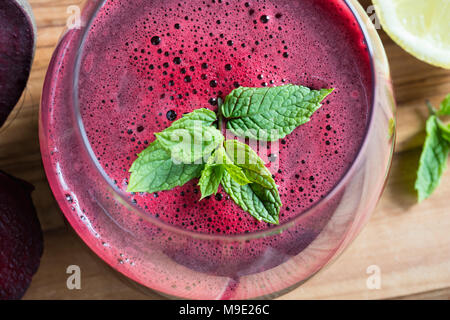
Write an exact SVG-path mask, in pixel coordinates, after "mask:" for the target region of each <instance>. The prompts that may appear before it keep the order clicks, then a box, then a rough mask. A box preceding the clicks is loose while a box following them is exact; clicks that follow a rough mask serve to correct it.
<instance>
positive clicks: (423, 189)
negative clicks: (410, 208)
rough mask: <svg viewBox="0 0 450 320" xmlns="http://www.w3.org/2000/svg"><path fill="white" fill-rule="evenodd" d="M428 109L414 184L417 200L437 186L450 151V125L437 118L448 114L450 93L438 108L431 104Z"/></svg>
mask: <svg viewBox="0 0 450 320" xmlns="http://www.w3.org/2000/svg"><path fill="white" fill-rule="evenodd" d="M429 109H430V113H431V114H430V117H429V119H428V120H427V124H426V132H427V136H426V139H425V143H424V146H423V150H422V154H421V156H420V161H419V169H418V171H417V179H416V183H415V186H414V187H415V189H416V191H417V196H418V200H419V202H421V201H423V200H425V199H426V198H428V197H430V196H431V194H432V193H433V192H434V190H435V189H436V188H437V187H438V186H439V184H440V181H441V177H442V174H443V173H444V171H445V169H446V168H447V159H448V155H449V153H450V126H448V125H445V124H444V123H443V122H442V121H441V119H439V116H442V115H450V95H448V96H447V98H446V99H445V100H444V101H443V102H442V104H441V107H440V109H439V110H436V109H434V108H433V107H432V106H431V105H429Z"/></svg>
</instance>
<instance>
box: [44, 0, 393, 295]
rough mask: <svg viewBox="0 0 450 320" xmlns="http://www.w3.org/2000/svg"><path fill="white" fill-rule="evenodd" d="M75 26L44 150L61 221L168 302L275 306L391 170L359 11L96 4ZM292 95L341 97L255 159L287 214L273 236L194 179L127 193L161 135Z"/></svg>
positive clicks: (384, 96)
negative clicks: (280, 94)
mask: <svg viewBox="0 0 450 320" xmlns="http://www.w3.org/2000/svg"><path fill="white" fill-rule="evenodd" d="M72 22H73V21H72ZM75 22H76V21H75ZM80 22H81V23H80V24H79V25H77V23H74V28H70V29H68V30H66V31H65V33H64V35H63V37H62V38H61V41H60V43H59V45H58V47H57V49H56V51H55V53H54V55H53V59H52V61H51V64H50V67H49V70H48V73H47V77H46V81H45V85H44V91H43V97H42V103H41V114H40V141H41V150H42V156H43V161H44V165H45V169H46V173H47V176H48V179H49V182H50V185H51V188H52V190H53V193H54V195H55V197H56V199H57V201H58V202H59V205H60V207H61V209H62V210H63V212H64V214H65V216H66V218H67V219H68V221H69V222H70V224H71V225H72V226H73V228H74V229H75V230H76V232H77V233H78V234H79V235H80V237H81V238H82V239H83V240H84V241H85V242H86V243H87V244H88V245H89V247H90V248H91V249H92V250H93V251H95V252H96V254H98V255H99V256H100V257H101V258H102V259H103V260H105V261H106V262H107V263H108V264H109V265H111V266H112V267H113V268H115V269H116V270H118V271H120V272H121V273H123V274H124V275H126V276H128V277H129V278H131V279H133V280H135V281H136V282H138V283H140V284H142V285H144V286H146V287H148V288H151V289H153V290H155V291H157V292H159V293H161V294H164V295H167V296H171V297H179V298H192V299H249V298H260V297H266V298H267V297H276V296H278V295H280V294H283V293H286V292H288V291H289V290H292V289H294V288H295V287H297V286H298V285H300V284H302V283H303V282H304V281H306V280H307V279H308V278H310V277H311V276H312V275H314V274H315V273H317V272H318V271H319V270H321V269H322V268H323V267H324V266H325V265H326V264H327V263H329V262H330V261H331V260H332V259H333V258H334V257H336V256H337V255H338V254H339V253H341V252H342V250H343V249H345V248H346V247H347V246H348V245H349V243H350V242H351V241H352V240H353V239H354V238H355V236H356V235H357V234H358V232H359V231H360V230H361V228H362V227H363V226H364V225H365V223H366V222H367V220H368V218H369V216H370V213H371V212H372V211H373V209H374V207H375V205H376V203H377V200H378V199H379V197H380V194H381V192H382V189H383V186H384V183H385V180H386V177H387V174H388V170H389V167H390V161H391V156H392V151H393V141H394V136H395V134H394V132H395V118H394V110H395V103H394V98H393V94H392V90H391V84H390V78H389V68H388V63H387V60H386V56H385V53H384V50H383V47H382V44H381V42H380V39H379V37H378V35H377V33H376V31H375V29H374V27H373V25H372V24H371V22H370V20H369V18H368V17H367V15H366V14H365V12H364V11H363V9H362V8H361V7H360V5H359V4H358V3H357V1H354V0H348V1H343V0H244V1H238V0H233V1H226V0H190V1H182V0H161V1H160V0H154V1H145V0H133V1H130V0H127V1H121V0H114V1H112V0H110V1H108V0H105V1H100V0H93V1H87V2H86V3H85V6H84V9H83V11H82V16H81V20H80ZM288 83H291V84H296V85H303V86H307V87H310V88H313V89H320V88H334V89H335V90H334V92H333V93H332V94H330V95H329V96H328V97H327V98H326V99H325V100H324V101H323V106H322V107H321V108H320V109H319V110H318V111H317V112H316V113H315V114H314V115H313V116H312V118H311V121H310V122H308V123H306V124H304V125H302V126H300V127H298V128H297V129H295V130H294V131H293V132H292V133H291V134H290V135H288V136H287V137H285V138H283V139H282V140H281V141H280V142H279V143H269V144H267V146H265V148H261V147H259V149H258V150H259V151H258V153H259V155H260V157H261V158H262V159H264V161H265V162H266V163H267V168H268V169H269V170H270V171H271V173H272V175H273V177H274V180H275V182H276V184H277V185H278V190H279V194H280V197H281V200H282V203H283V206H282V207H281V211H280V217H279V219H280V223H279V224H278V225H275V224H268V223H265V222H259V221H257V220H256V219H255V218H253V217H252V216H251V215H249V214H248V213H247V212H245V211H244V210H242V209H241V208H240V207H239V206H238V205H236V204H235V203H234V202H233V201H232V200H230V198H229V196H228V195H227V194H226V193H225V192H224V190H223V189H222V188H221V187H220V188H219V191H218V194H217V195H215V196H214V195H213V196H210V197H208V198H206V199H203V200H201V201H199V200H200V197H201V195H200V192H199V187H198V185H197V184H198V179H194V180H192V181H190V182H188V183H186V184H184V185H183V186H181V187H176V188H173V189H172V190H168V191H161V192H157V193H129V192H127V191H126V189H127V183H128V181H129V172H128V170H129V168H130V166H131V164H132V163H133V161H135V160H136V157H137V156H136V154H137V153H139V152H141V151H142V150H144V149H145V148H147V147H148V145H149V144H150V143H151V142H152V141H153V140H154V139H155V136H154V133H156V132H160V131H162V130H163V129H165V128H167V127H169V126H170V125H171V124H172V123H173V121H174V120H176V119H180V118H181V116H182V115H183V114H185V113H188V112H192V111H193V110H195V109H198V108H208V109H210V110H213V111H217V108H218V106H217V102H218V101H220V99H218V98H222V99H223V98H224V97H226V96H227V95H228V94H229V93H230V92H231V91H232V90H233V89H235V88H237V87H239V86H244V87H265V86H268V87H270V86H280V85H283V84H288ZM266 151H267V152H266ZM263 153H264V154H263Z"/></svg>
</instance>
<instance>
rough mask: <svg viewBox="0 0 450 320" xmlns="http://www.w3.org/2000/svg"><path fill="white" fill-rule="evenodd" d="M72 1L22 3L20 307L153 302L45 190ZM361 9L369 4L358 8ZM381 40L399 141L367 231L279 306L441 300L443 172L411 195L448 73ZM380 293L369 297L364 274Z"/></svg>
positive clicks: (444, 277)
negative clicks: (39, 240)
mask: <svg viewBox="0 0 450 320" xmlns="http://www.w3.org/2000/svg"><path fill="white" fill-rule="evenodd" d="M80 2H81V1H80V0H30V3H31V5H32V7H33V10H34V14H35V16H36V20H37V25H38V46H37V52H36V58H35V61H34V65H33V68H32V73H31V78H30V82H29V83H28V86H27V90H26V92H25V93H24V96H23V99H22V101H21V102H20V103H19V105H18V106H17V107H16V109H15V112H14V114H13V115H12V118H15V119H14V121H12V122H10V124H9V125H8V126H7V127H6V128H3V129H2V130H0V168H1V169H3V170H4V171H6V172H8V173H10V174H13V175H15V176H17V177H20V178H22V179H25V180H28V181H29V182H31V183H33V184H34V185H35V186H36V191H35V192H34V194H33V198H34V202H35V204H36V208H37V210H38V214H39V218H40V220H41V223H42V227H43V229H44V232H45V236H44V237H45V253H44V256H43V258H42V263H41V267H40V269H39V271H38V273H37V274H36V276H35V277H34V279H33V282H32V284H31V287H30V289H29V290H28V292H27V294H26V296H25V298H26V299H161V297H159V296H158V295H156V294H155V293H152V292H151V291H148V290H143V289H142V288H140V287H138V286H136V285H134V284H133V283H131V281H129V280H127V279H125V278H124V277H122V276H118V274H117V273H116V272H115V271H113V270H112V269H110V268H109V267H108V266H106V264H105V263H103V262H102V261H101V260H100V259H99V258H98V257H97V256H95V255H94V254H93V253H92V252H91V251H90V250H89V249H88V248H87V247H86V246H85V245H84V244H83V242H82V241H81V240H80V239H79V238H78V237H77V236H76V235H74V233H73V232H72V231H71V229H70V228H69V227H68V226H67V225H66V224H65V220H64V218H63V216H62V213H61V211H60V210H59V208H58V206H57V204H56V202H55V200H54V198H53V196H52V193H51V191H50V189H49V186H48V184H47V180H46V178H45V174H44V170H43V168H42V164H41V158H40V152H39V141H38V109H39V101H40V95H41V90H42V84H43V81H44V76H45V72H46V70H47V66H48V63H49V60H50V58H51V55H52V52H53V50H54V47H55V45H56V43H57V40H58V38H59V36H60V34H61V31H62V29H63V27H64V26H65V23H66V19H67V17H68V14H67V11H66V10H67V7H68V6H70V5H76V4H79V3H80ZM361 2H362V3H363V5H364V7H367V6H368V5H370V2H368V1H361ZM380 36H381V38H382V41H383V43H384V45H385V48H386V51H387V54H388V57H389V61H390V64H391V71H392V78H393V82H394V87H395V92H396V98H397V102H398V139H397V148H396V152H395V156H394V161H393V166H392V172H391V175H390V177H389V181H388V184H387V188H386V190H385V192H384V195H383V197H382V199H381V201H380V203H379V205H378V208H377V210H376V212H375V213H374V214H373V216H372V218H371V220H370V222H369V224H368V225H367V227H366V228H365V229H364V230H363V232H362V233H361V234H360V235H359V237H358V238H357V239H356V241H355V242H354V243H352V244H351V246H350V247H349V249H348V250H347V251H345V252H344V254H343V255H342V256H341V257H340V258H339V259H338V260H337V261H336V262H335V263H334V264H332V265H331V266H329V267H328V268H326V269H325V270H323V271H321V272H320V273H319V274H318V275H317V276H316V277H314V278H313V279H311V280H310V281H309V282H307V283H306V284H305V285H303V286H302V287H300V288H298V289H296V290H294V291H292V292H291V293H289V294H287V295H285V296H283V297H281V299H347V298H351V299H389V298H402V299H404V298H406V299H407V298H440V299H449V298H450V235H449V234H450V204H449V203H450V202H449V195H450V170H449V171H447V173H446V174H445V176H444V177H443V182H442V185H441V186H440V188H439V189H438V190H437V191H436V193H435V194H434V195H433V196H432V197H431V198H430V199H429V200H427V201H425V202H423V203H422V204H420V205H419V204H417V203H416V198H415V194H414V190H413V183H414V179H415V170H416V168H417V163H418V159H419V155H420V151H421V144H422V143H423V139H424V133H423V130H424V124H425V121H426V116H427V109H426V107H425V103H424V101H425V99H430V100H431V102H432V103H433V104H435V105H437V104H438V103H439V102H440V101H441V100H442V99H443V98H444V97H445V95H446V94H448V93H450V71H446V70H443V69H439V68H435V67H432V66H429V65H427V64H425V63H422V62H420V61H418V60H416V59H415V58H413V57H412V56H410V55H409V54H407V53H406V52H404V51H403V50H402V49H401V48H399V47H398V46H397V45H395V44H394V43H393V42H392V41H391V40H390V39H389V38H388V37H387V36H386V34H385V33H384V32H382V31H380ZM69 265H79V266H80V267H81V270H82V281H83V282H82V289H81V290H74V291H70V290H68V289H67V287H66V279H67V274H66V268H67V266H69ZM372 265H376V266H378V267H379V270H380V272H381V288H380V289H372V290H371V289H368V288H367V286H366V281H367V279H368V277H369V276H370V275H369V274H367V268H368V267H369V266H372Z"/></svg>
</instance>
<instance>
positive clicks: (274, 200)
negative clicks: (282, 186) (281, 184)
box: [222, 140, 281, 224]
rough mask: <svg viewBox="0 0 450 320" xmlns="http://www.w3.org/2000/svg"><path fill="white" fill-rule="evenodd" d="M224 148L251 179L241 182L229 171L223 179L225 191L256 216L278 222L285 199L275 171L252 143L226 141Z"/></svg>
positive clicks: (259, 218)
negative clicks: (279, 191) (279, 192)
mask: <svg viewBox="0 0 450 320" xmlns="http://www.w3.org/2000/svg"><path fill="white" fill-rule="evenodd" d="M224 147H225V151H226V154H227V156H228V158H229V159H231V160H232V161H233V163H234V164H235V165H236V166H238V167H239V168H241V169H242V172H243V173H244V175H245V177H246V179H247V180H248V181H249V182H251V183H248V184H247V183H246V184H244V185H242V184H239V183H238V182H237V179H236V178H235V177H232V176H231V174H230V173H229V171H226V172H225V173H224V175H223V178H222V186H223V188H224V190H225V192H227V193H228V194H229V195H230V197H231V198H232V199H233V200H234V202H236V203H237V204H238V205H239V206H240V207H241V208H242V209H243V210H245V211H247V212H248V213H250V214H251V215H252V216H253V217H255V218H256V219H258V220H260V221H261V220H263V221H265V222H269V223H275V224H278V222H279V214H280V208H281V199H280V195H279V194H278V189H277V185H276V184H275V181H274V180H273V178H272V174H271V173H270V171H269V170H268V169H267V168H266V166H265V165H264V162H263V161H262V159H261V158H260V157H259V156H258V155H257V154H256V152H254V151H253V150H252V148H250V146H248V145H246V144H244V143H241V142H239V141H237V140H227V141H225V143H224Z"/></svg>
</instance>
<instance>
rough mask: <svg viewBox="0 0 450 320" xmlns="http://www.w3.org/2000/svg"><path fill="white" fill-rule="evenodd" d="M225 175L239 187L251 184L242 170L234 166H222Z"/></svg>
mask: <svg viewBox="0 0 450 320" xmlns="http://www.w3.org/2000/svg"><path fill="white" fill-rule="evenodd" d="M223 166H224V168H225V170H226V171H227V173H228V174H229V175H230V176H231V178H232V179H233V180H234V181H235V182H236V183H238V184H239V185H241V186H244V185H246V184H249V183H251V182H252V181H250V180H249V179H248V177H247V176H246V175H245V173H244V171H243V170H242V168H240V167H238V166H237V165H235V164H224V165H223Z"/></svg>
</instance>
